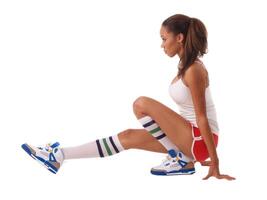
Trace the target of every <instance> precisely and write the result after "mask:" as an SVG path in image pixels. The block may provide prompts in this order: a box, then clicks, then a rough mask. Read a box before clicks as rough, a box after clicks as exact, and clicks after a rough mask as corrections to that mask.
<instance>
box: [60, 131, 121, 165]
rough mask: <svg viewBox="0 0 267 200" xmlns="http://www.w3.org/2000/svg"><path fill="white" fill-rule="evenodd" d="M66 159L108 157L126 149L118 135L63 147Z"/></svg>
mask: <svg viewBox="0 0 267 200" xmlns="http://www.w3.org/2000/svg"><path fill="white" fill-rule="evenodd" d="M61 150H62V152H63V155H64V159H65V160H66V159H77V158H94V157H106V156H111V155H114V154H117V153H119V152H121V151H123V150H124V148H123V146H122V145H121V143H120V140H119V138H118V135H113V136H110V137H107V138H102V139H97V140H95V141H92V142H88V143H86V144H83V145H80V146H75V147H67V148H61Z"/></svg>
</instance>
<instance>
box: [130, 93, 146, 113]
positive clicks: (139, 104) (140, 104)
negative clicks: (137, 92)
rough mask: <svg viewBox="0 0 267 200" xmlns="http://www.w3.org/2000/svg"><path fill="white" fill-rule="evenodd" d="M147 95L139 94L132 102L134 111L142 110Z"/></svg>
mask: <svg viewBox="0 0 267 200" xmlns="http://www.w3.org/2000/svg"><path fill="white" fill-rule="evenodd" d="M147 101H148V97H145V96H140V97H138V98H137V99H136V100H135V101H134V103H133V110H134V111H142V110H143V108H144V107H145V105H146V104H147Z"/></svg>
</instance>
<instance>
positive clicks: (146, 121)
mask: <svg viewBox="0 0 267 200" xmlns="http://www.w3.org/2000/svg"><path fill="white" fill-rule="evenodd" d="M138 121H140V123H141V124H142V126H143V127H144V128H145V129H146V130H147V131H148V132H149V133H150V134H151V135H152V136H153V137H155V138H156V139H157V140H158V141H159V142H160V143H161V144H162V145H163V146H164V147H165V148H166V150H167V151H169V150H171V149H174V150H175V151H176V152H179V155H180V157H182V159H183V160H184V161H186V162H191V161H192V159H191V158H190V157H187V156H186V155H184V154H183V153H182V152H181V151H180V150H179V148H178V147H177V146H176V145H175V144H173V142H172V141H170V139H169V138H168V137H167V136H166V134H165V133H164V132H163V131H162V130H161V129H160V127H159V125H158V124H157V123H156V122H155V121H154V120H153V119H152V118H151V117H150V116H145V117H142V118H140V119H138Z"/></svg>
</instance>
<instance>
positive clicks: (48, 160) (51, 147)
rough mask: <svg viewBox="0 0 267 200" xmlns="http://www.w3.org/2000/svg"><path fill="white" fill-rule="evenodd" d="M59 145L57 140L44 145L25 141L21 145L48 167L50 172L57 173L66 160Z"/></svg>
mask: <svg viewBox="0 0 267 200" xmlns="http://www.w3.org/2000/svg"><path fill="white" fill-rule="evenodd" d="M59 145H60V144H59V143H58V142H55V143H53V144H51V143H49V144H47V145H46V146H44V147H35V146H32V145H29V144H26V143H25V144H23V145H21V147H22V149H24V151H26V153H27V154H29V155H30V156H31V157H32V158H33V159H35V160H36V161H38V162H39V163H40V164H41V165H43V166H44V167H46V168H47V169H48V170H49V171H50V172H52V173H54V174H56V173H57V172H58V170H59V168H60V167H61V165H62V163H63V160H64V156H63V153H62V151H61V150H60V148H59Z"/></svg>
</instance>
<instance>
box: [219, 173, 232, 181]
mask: <svg viewBox="0 0 267 200" xmlns="http://www.w3.org/2000/svg"><path fill="white" fill-rule="evenodd" d="M217 178H218V179H226V180H228V181H232V180H235V177H232V176H229V175H224V174H222V175H220V176H217Z"/></svg>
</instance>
